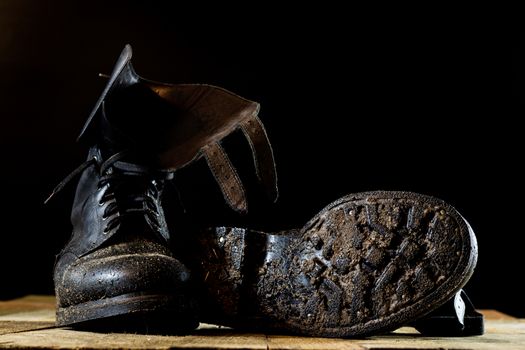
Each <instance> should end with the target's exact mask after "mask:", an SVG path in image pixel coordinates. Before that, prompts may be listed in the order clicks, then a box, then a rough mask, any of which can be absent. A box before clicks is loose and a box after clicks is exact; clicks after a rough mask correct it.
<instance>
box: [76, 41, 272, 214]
mask: <svg viewBox="0 0 525 350" xmlns="http://www.w3.org/2000/svg"><path fill="white" fill-rule="evenodd" d="M131 57H132V51H131V47H130V46H129V45H127V46H126V47H125V48H124V50H123V52H122V54H121V55H120V57H119V59H118V61H117V63H116V65H115V68H114V69H113V72H112V74H111V77H110V78H109V81H108V84H107V86H106V88H105V89H104V91H103V93H102V96H101V97H100V98H99V100H98V101H97V103H96V105H95V107H94V109H93V111H92V112H91V114H90V116H89V118H88V120H87V122H86V124H85V125H84V128H83V129H82V132H81V134H80V136H79V138H82V139H85V138H89V137H91V138H93V137H94V138H95V139H100V138H102V140H103V143H104V142H106V143H107V144H108V148H110V149H113V147H121V148H124V149H131V150H132V151H133V152H134V153H136V154H140V153H145V154H147V155H148V158H149V159H154V160H155V162H154V163H155V166H159V167H162V168H164V169H166V170H169V171H175V170H177V169H180V168H181V167H184V166H185V165H188V164H189V163H191V162H193V161H195V160H197V159H199V158H200V157H202V156H203V155H204V151H205V149H206V147H208V148H209V147H215V146H213V145H215V144H217V142H219V141H220V140H221V139H223V138H224V137H226V136H228V135H229V134H230V133H232V132H233V131H235V130H237V129H239V128H241V129H242V130H243V132H244V135H245V136H246V137H247V138H248V140H249V143H250V146H251V149H252V153H253V157H254V161H255V164H256V169H257V175H258V178H259V179H260V181H261V183H262V184H263V185H264V186H265V187H266V189H267V192H268V193H269V196H270V198H271V199H273V200H276V199H277V195H278V191H277V176H276V171H275V163H274V158H273V152H272V149H271V146H270V143H269V140H268V137H267V135H266V131H265V130H264V127H263V125H262V123H261V121H260V120H259V119H258V118H257V115H258V113H259V108H260V106H259V104H258V103H256V102H253V101H250V100H247V99H244V98H242V97H240V96H238V95H236V94H234V93H232V92H229V91H227V90H225V89H222V88H219V87H216V86H211V85H204V84H177V85H173V84H167V83H161V82H153V81H150V80H146V79H144V78H142V77H140V76H139V75H137V73H136V72H135V71H134V69H133V67H132V65H131ZM97 130H104V132H103V133H102V135H100V133H99V132H98V133H97ZM222 153H223V152H222ZM215 154H219V153H217V152H215ZM221 155H222V154H221ZM206 157H207V160H208V164H216V165H218V164H228V163H227V162H224V161H223V159H224V157H222V159H217V160H214V159H211V157H213V156H210V155H209V153H208V154H207V156H206ZM230 170H231V172H233V173H235V169H234V168H233V167H229V169H227V171H228V172H230ZM225 171H226V170H225ZM212 172H213V173H214V175H215V177H216V179H217V181H218V182H219V185H220V187H221V190H222V191H223V195H224V197H225V199H226V201H227V202H228V204H229V205H230V206H231V207H232V208H234V209H236V210H238V211H241V212H242V211H245V208H246V205H245V204H243V203H244V202H245V201H246V199H245V198H244V191H241V189H242V185H239V184H236V187H235V189H237V190H238V193H236V194H233V193H232V189H231V187H230V185H231V181H229V183H228V184H226V183H220V182H221V181H224V177H220V176H219V177H217V176H216V175H217V173H218V172H219V171H218V169H217V168H216V169H215V170H214V169H212ZM235 178H238V176H236V175H235ZM239 183H240V182H239ZM225 191H227V192H225Z"/></svg>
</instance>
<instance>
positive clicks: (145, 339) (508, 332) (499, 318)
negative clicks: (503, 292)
mask: <svg viewBox="0 0 525 350" xmlns="http://www.w3.org/2000/svg"><path fill="white" fill-rule="evenodd" d="M54 310H55V299H54V297H52V296H26V297H24V298H20V299H15V300H11V301H4V302H0V348H2V349H4V348H7V349H8V348H15V349H16V348H29V349H42V348H46V349H263V350H269V349H271V350H275V349H323V350H331V349H334V350H335V349H481V350H483V349H525V320H524V319H516V318H514V317H511V316H508V315H506V314H503V313H501V312H498V311H495V310H484V311H482V312H483V313H484V315H485V317H486V324H485V328H486V334H485V335H483V336H479V337H464V338H432V337H423V336H421V335H419V334H418V333H417V332H416V331H415V330H414V329H413V328H409V327H405V328H401V329H398V330H397V331H395V332H394V333H391V334H387V335H381V336H374V337H370V338H365V339H330V338H308V337H296V336H289V335H273V334H272V335H269V334H252V333H243V332H238V331H235V330H232V329H228V328H220V327H217V326H213V325H201V327H199V329H197V330H195V331H194V332H192V333H191V334H188V335H185V336H172V335H142V334H124V333H94V332H83V331H75V330H72V329H69V328H56V327H54V318H55V315H54Z"/></svg>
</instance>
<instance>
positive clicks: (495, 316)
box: [480, 310, 517, 320]
mask: <svg viewBox="0 0 525 350" xmlns="http://www.w3.org/2000/svg"><path fill="white" fill-rule="evenodd" d="M480 312H481V313H482V314H483V316H485V319H487V320H517V318H516V317H512V316H510V315H507V314H504V313H503V312H500V311H498V310H480Z"/></svg>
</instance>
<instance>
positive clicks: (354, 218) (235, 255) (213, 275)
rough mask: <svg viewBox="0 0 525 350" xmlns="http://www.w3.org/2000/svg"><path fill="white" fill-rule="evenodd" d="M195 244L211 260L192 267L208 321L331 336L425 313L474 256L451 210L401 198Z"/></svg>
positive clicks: (393, 195)
mask: <svg viewBox="0 0 525 350" xmlns="http://www.w3.org/2000/svg"><path fill="white" fill-rule="evenodd" d="M199 242H200V248H199V251H201V254H206V255H207V256H208V257H207V258H204V257H203V258H202V259H201V258H198V257H197V258H196V261H199V263H198V264H197V265H196V266H195V267H194V269H195V270H196V271H197V275H198V276H200V278H201V279H202V280H206V281H205V282H204V284H203V285H204V286H205V287H203V288H204V289H206V290H207V293H208V294H207V295H206V296H205V298H207V299H208V300H210V299H213V300H217V303H216V304H215V305H210V306H209V310H213V311H211V312H210V313H209V314H207V315H206V314H205V315H203V317H204V318H205V319H206V320H207V321H209V322H218V323H222V324H227V325H232V326H237V327H248V328H264V329H275V330H280V331H282V330H286V331H290V332H293V333H299V334H307V335H316V336H329V337H330V336H331V337H346V336H358V335H366V334H370V333H374V332H382V331H388V330H391V329H395V328H397V327H400V326H402V325H404V324H406V323H408V322H410V321H413V320H414V319H416V318H418V317H421V316H423V315H425V314H427V313H429V312H431V311H432V310H434V309H436V308H437V307H439V306H440V305H441V304H443V303H444V302H446V301H447V300H448V299H450V298H451V297H453V296H454V294H455V293H456V292H457V291H458V290H459V289H460V288H461V287H462V286H463V285H464V284H465V283H466V282H467V281H468V279H469V278H470V276H471V274H472V272H473V269H474V266H475V264H476V259H477V245H476V240H475V236H474V233H473V232H472V230H471V229H470V227H469V226H468V223H467V222H466V221H465V220H464V219H463V218H462V217H461V216H460V215H459V214H458V213H457V211H456V210H455V209H454V208H452V207H451V206H450V205H448V204H446V203H444V202H443V201H441V200H438V199H435V198H432V197H428V196H424V195H419V194H414V193H407V192H367V193H358V194H354V195H349V196H346V197H344V198H342V199H340V200H338V201H336V202H334V203H332V204H331V205H329V206H328V207H327V208H325V209H324V210H323V211H321V212H320V213H319V214H318V215H317V216H316V217H314V218H313V219H312V220H311V221H310V222H309V223H308V224H307V225H305V227H304V228H303V229H302V230H298V231H295V232H289V233H283V234H271V235H270V234H263V233H259V232H253V231H246V230H243V229H235V228H230V229H228V228H218V229H216V230H215V231H214V233H213V234H210V233H209V232H208V233H207V234H206V235H203V236H201V237H200V241H199ZM247 252H249V254H248V253H247ZM194 259H195V258H194ZM210 293H212V294H213V296H210Z"/></svg>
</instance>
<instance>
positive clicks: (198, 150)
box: [52, 46, 277, 330]
mask: <svg viewBox="0 0 525 350" xmlns="http://www.w3.org/2000/svg"><path fill="white" fill-rule="evenodd" d="M130 60H131V47H129V46H126V47H125V48H124V50H123V51H122V54H121V56H120V57H119V59H118V61H117V63H116V65H115V67H114V69H113V72H112V74H111V76H110V77H109V80H108V84H107V86H106V88H105V89H104V91H103V93H102V95H101V97H100V98H99V100H98V101H97V103H96V105H95V108H94V109H93V112H92V113H91V115H90V116H89V118H88V120H87V122H86V124H85V126H84V128H83V130H82V132H81V135H80V137H79V138H80V139H81V140H83V141H87V142H90V143H91V144H95V145H96V146H95V147H93V148H91V150H90V153H89V157H88V160H87V161H86V162H85V163H84V164H82V165H81V166H80V167H79V168H78V169H77V170H76V171H74V172H73V173H72V174H71V175H69V176H68V177H67V178H66V179H65V180H64V181H63V182H62V183H61V184H60V185H59V186H57V188H56V189H55V190H54V191H53V194H54V193H56V192H58V191H60V190H61V189H62V188H63V187H64V186H65V184H67V183H68V182H70V181H71V180H72V179H73V178H74V177H75V176H77V175H80V174H81V178H80V181H79V183H78V186H77V192H76V197H75V200H74V203H73V210H72V213H71V221H72V224H73V235H72V238H71V240H70V242H69V243H68V244H67V245H66V247H65V248H64V249H63V251H62V252H61V253H60V255H59V257H58V261H57V264H56V267H55V277H54V280H55V291H56V296H57V325H60V326H64V325H88V326H89V327H93V326H105V325H111V327H112V328H114V327H115V326H123V327H126V328H125V329H126V330H130V327H131V326H132V325H134V324H136V325H138V326H140V325H141V324H144V326H145V327H148V326H149V325H151V323H152V322H153V323H156V321H157V320H162V319H163V318H164V317H165V316H166V315H168V318H169V320H166V321H165V322H162V321H161V322H160V324H161V325H169V326H171V327H170V328H175V329H179V330H181V329H182V330H184V329H189V328H192V327H195V326H196V325H197V323H196V321H195V317H196V314H195V312H193V310H192V307H193V304H192V300H191V299H190V297H189V296H191V295H192V293H193V291H191V292H189V293H188V289H187V286H188V283H189V278H190V272H189V271H188V270H187V269H186V268H185V267H184V266H183V265H182V264H181V263H180V262H179V261H178V260H177V259H176V258H174V257H173V255H172V253H171V251H170V249H169V248H168V242H169V240H170V234H169V232H168V229H167V227H166V222H165V219H164V213H163V210H162V205H161V194H162V189H163V187H164V181H165V180H166V179H169V178H170V177H171V175H172V174H173V172H174V171H176V170H177V169H179V168H181V167H183V166H185V165H187V164H189V163H191V162H193V161H195V160H197V159H199V158H204V159H205V160H206V161H207V163H208V165H209V166H210V169H211V171H212V174H213V175H214V177H215V178H216V180H217V181H218V183H219V185H220V188H221V190H222V192H223V194H224V198H225V199H226V201H227V202H228V204H229V205H230V206H231V207H232V208H233V209H235V210H237V211H240V212H244V211H246V210H247V205H246V198H245V196H244V190H243V187H242V184H241V182H240V180H239V177H238V176H237V173H236V171H235V169H234V168H233V166H232V164H231V162H230V161H229V159H228V157H227V155H226V153H225V152H224V151H223V149H222V147H221V145H220V140H221V139H222V138H223V137H225V136H227V135H229V134H230V133H231V132H233V131H234V130H236V129H241V130H242V132H243V133H244V135H245V136H246V137H247V138H248V140H249V141H250V146H251V148H252V152H253V154H254V160H255V165H256V169H257V175H258V176H259V179H260V180H261V182H262V183H263V184H265V185H267V186H266V188H267V189H268V193H269V195H270V196H271V197H272V198H274V199H275V198H276V197H277V187H276V175H275V168H274V163H273V153H272V149H271V147H270V144H269V142H268V139H267V136H266V132H265V130H264V127H263V126H262V124H261V122H260V120H259V119H258V118H257V113H258V110H259V105H258V104H257V103H255V102H252V101H248V100H246V99H243V98H241V97H239V96H237V95H234V94H232V93H230V92H228V91H226V90H224V89H221V88H217V87H213V86H209V85H197V84H188V85H170V84H166V83H159V82H153V81H149V80H145V79H143V78H141V77H140V76H138V75H137V74H136V73H135V71H134V69H133V67H132V65H131V62H130ZM255 154H257V157H255ZM53 194H52V195H53ZM123 321H125V322H123Z"/></svg>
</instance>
